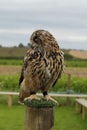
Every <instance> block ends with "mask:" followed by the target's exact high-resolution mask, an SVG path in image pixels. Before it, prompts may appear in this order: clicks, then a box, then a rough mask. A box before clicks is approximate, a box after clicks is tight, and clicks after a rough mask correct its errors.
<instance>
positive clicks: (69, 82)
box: [66, 74, 71, 106]
mask: <svg viewBox="0 0 87 130" xmlns="http://www.w3.org/2000/svg"><path fill="white" fill-rule="evenodd" d="M67 76H68V79H67V88H66V89H67V90H68V91H69V90H70V87H71V74H68V75H67ZM66 105H67V106H68V105H70V98H69V97H66Z"/></svg>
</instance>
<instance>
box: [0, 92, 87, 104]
mask: <svg viewBox="0 0 87 130" xmlns="http://www.w3.org/2000/svg"><path fill="white" fill-rule="evenodd" d="M0 95H7V96H8V106H12V103H13V101H12V97H13V96H18V95H19V92H0ZM37 95H38V96H42V94H41V93H37ZM49 95H50V96H53V97H65V98H70V97H75V98H87V94H58V93H49Z"/></svg>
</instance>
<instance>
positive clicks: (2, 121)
mask: <svg viewBox="0 0 87 130" xmlns="http://www.w3.org/2000/svg"><path fill="white" fill-rule="evenodd" d="M86 117H87V115H86ZM24 118H25V107H24V106H19V105H14V106H12V107H11V108H8V106H7V105H1V104H0V130H24V122H25V119H24ZM32 123H33V122H32ZM54 130H87V118H86V119H85V120H82V117H81V114H80V113H78V114H76V112H75V106H72V107H65V106H62V107H56V108H55V123H54Z"/></svg>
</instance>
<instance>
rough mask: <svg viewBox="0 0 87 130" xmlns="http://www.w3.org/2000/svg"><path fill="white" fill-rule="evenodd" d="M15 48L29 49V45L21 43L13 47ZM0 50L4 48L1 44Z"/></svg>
mask: <svg viewBox="0 0 87 130" xmlns="http://www.w3.org/2000/svg"><path fill="white" fill-rule="evenodd" d="M13 47H20V48H23V47H29V43H27V45H26V46H25V45H24V44H23V43H19V44H18V46H13ZM0 48H3V46H2V45H1V44H0Z"/></svg>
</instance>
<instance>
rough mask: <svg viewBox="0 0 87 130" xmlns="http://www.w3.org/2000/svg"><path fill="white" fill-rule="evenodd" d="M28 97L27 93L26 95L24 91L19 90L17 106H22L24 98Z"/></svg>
mask: <svg viewBox="0 0 87 130" xmlns="http://www.w3.org/2000/svg"><path fill="white" fill-rule="evenodd" d="M29 96H30V94H29V93H27V92H26V91H24V90H20V93H19V100H18V103H19V104H24V99H25V98H26V97H29Z"/></svg>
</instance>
